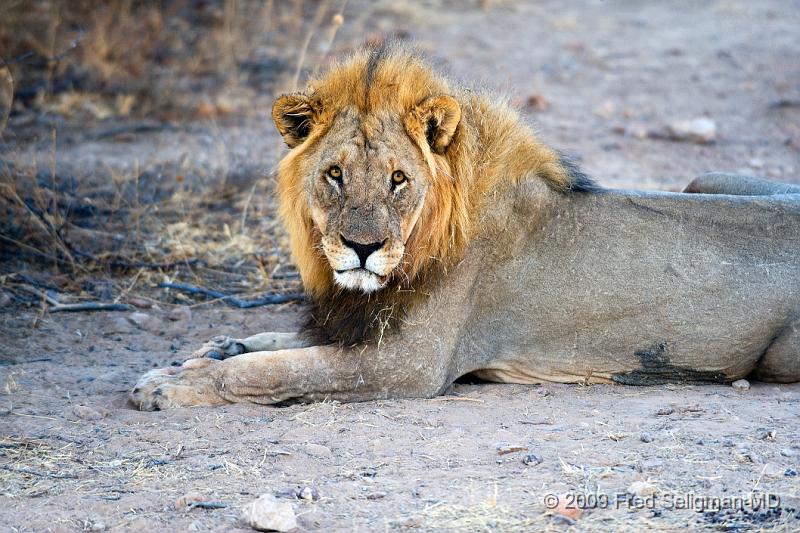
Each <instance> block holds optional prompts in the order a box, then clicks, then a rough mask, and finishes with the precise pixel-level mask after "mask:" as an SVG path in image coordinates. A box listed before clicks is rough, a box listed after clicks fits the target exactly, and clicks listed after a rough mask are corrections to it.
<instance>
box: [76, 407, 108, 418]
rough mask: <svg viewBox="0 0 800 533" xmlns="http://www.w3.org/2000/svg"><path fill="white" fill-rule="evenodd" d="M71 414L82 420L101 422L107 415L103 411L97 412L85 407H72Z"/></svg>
mask: <svg viewBox="0 0 800 533" xmlns="http://www.w3.org/2000/svg"><path fill="white" fill-rule="evenodd" d="M72 414H74V415H75V416H77V417H78V418H80V419H83V420H102V419H103V418H105V417H106V415H107V414H108V413H107V412H106V410H105V409H103V410H97V409H93V408H91V407H87V406H85V405H75V406H73V407H72Z"/></svg>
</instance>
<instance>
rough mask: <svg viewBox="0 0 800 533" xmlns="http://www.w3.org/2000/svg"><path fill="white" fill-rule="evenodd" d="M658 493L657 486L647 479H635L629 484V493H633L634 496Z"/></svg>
mask: <svg viewBox="0 0 800 533" xmlns="http://www.w3.org/2000/svg"><path fill="white" fill-rule="evenodd" d="M655 493H656V486H655V485H653V484H652V483H648V482H647V481H634V482H633V483H631V484H630V485H629V486H628V494H633V495H634V496H640V497H645V496H652V495H653V494H655Z"/></svg>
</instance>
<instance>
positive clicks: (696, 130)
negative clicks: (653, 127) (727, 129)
mask: <svg viewBox="0 0 800 533" xmlns="http://www.w3.org/2000/svg"><path fill="white" fill-rule="evenodd" d="M667 133H668V135H669V137H670V138H671V139H672V140H675V141H689V142H696V143H700V144H709V143H712V142H714V139H716V137H717V125H716V124H715V123H714V121H713V120H711V119H710V118H706V117H698V118H694V119H691V120H677V121H675V122H671V123H670V124H668V125H667Z"/></svg>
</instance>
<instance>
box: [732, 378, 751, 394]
mask: <svg viewBox="0 0 800 533" xmlns="http://www.w3.org/2000/svg"><path fill="white" fill-rule="evenodd" d="M731 387H733V390H737V391H742V392H743V391H747V390H750V382H749V381H747V380H746V379H737V380H736V381H734V382H733V383H731Z"/></svg>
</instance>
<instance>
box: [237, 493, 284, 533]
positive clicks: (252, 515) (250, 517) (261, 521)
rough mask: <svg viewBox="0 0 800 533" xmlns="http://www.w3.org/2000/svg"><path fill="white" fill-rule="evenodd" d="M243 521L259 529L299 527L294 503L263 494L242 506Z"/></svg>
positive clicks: (273, 529)
mask: <svg viewBox="0 0 800 533" xmlns="http://www.w3.org/2000/svg"><path fill="white" fill-rule="evenodd" d="M242 521H243V522H244V523H246V524H247V525H248V526H250V527H252V528H254V529H257V530H259V531H291V530H293V529H295V528H296V527H297V518H296V517H295V515H294V509H292V504H291V503H289V502H288V501H285V500H278V499H277V498H275V496H273V495H272V494H262V495H261V496H259V497H258V499H256V500H255V501H252V502H250V503H248V504H247V505H245V506H244V507H243V508H242Z"/></svg>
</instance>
